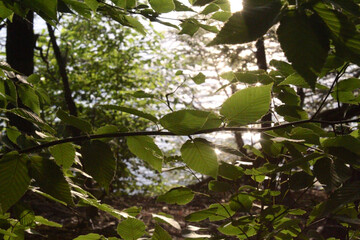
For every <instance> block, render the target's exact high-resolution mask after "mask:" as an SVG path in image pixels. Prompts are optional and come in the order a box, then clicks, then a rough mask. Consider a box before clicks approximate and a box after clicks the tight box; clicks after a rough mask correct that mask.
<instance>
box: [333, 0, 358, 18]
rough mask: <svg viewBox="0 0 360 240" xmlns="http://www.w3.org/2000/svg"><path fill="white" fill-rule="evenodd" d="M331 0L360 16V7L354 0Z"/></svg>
mask: <svg viewBox="0 0 360 240" xmlns="http://www.w3.org/2000/svg"><path fill="white" fill-rule="evenodd" d="M330 2H331V3H332V4H334V5H335V6H338V7H340V8H342V9H344V10H345V11H347V12H349V13H351V14H353V15H354V16H356V17H360V7H359V5H358V4H356V3H355V2H354V1H353V0H330Z"/></svg>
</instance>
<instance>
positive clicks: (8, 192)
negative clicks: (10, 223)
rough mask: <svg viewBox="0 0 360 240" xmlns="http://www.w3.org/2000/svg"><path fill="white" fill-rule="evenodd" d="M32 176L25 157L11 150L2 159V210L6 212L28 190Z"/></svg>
mask: <svg viewBox="0 0 360 240" xmlns="http://www.w3.org/2000/svg"><path fill="white" fill-rule="evenodd" d="M29 184H30V177H29V175H28V169H27V167H26V162H25V161H24V158H23V157H22V156H21V155H19V154H17V153H16V152H10V153H8V154H6V155H4V156H3V157H2V158H1V159H0V210H1V211H2V212H3V213H5V212H6V211H7V210H8V209H9V208H10V207H11V206H12V205H14V204H15V203H16V202H17V201H18V200H19V199H20V198H21V197H22V196H23V195H24V194H25V192H26V190H27V189H28V186H29Z"/></svg>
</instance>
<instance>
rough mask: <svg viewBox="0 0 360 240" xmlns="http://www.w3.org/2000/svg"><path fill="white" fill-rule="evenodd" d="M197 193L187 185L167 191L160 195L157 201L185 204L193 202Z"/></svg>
mask: <svg viewBox="0 0 360 240" xmlns="http://www.w3.org/2000/svg"><path fill="white" fill-rule="evenodd" d="M194 196H195V194H194V193H193V192H192V191H191V189H189V188H186V187H179V188H173V189H171V190H170V191H168V192H167V193H165V194H163V195H160V196H158V198H157V199H156V201H157V202H165V203H169V204H178V205H185V204H187V203H189V202H191V201H192V200H193V198H194Z"/></svg>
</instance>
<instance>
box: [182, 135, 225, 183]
mask: <svg viewBox="0 0 360 240" xmlns="http://www.w3.org/2000/svg"><path fill="white" fill-rule="evenodd" d="M180 151H181V156H182V158H183V160H184V162H185V163H186V164H187V165H188V166H189V167H190V168H191V169H192V170H194V171H197V172H199V173H201V174H205V175H209V176H212V177H213V178H216V177H217V174H218V168H219V164H218V162H217V156H216V153H215V151H214V149H213V148H212V147H211V146H210V145H209V144H208V142H207V141H206V140H204V139H201V138H196V139H194V140H188V141H187V142H186V143H185V144H184V145H183V146H182V147H181V150H180Z"/></svg>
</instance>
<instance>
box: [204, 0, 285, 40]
mask: <svg viewBox="0 0 360 240" xmlns="http://www.w3.org/2000/svg"><path fill="white" fill-rule="evenodd" d="M243 5H244V8H243V10H242V11H241V12H236V13H234V14H233V15H232V16H231V17H230V18H229V20H228V21H227V22H226V23H225V25H224V27H223V28H222V29H221V30H220V32H219V33H218V34H217V35H216V37H215V38H214V39H213V40H212V41H211V42H210V43H209V44H208V45H209V46H212V45H217V44H238V43H247V42H251V41H255V40H256V39H258V38H259V37H262V36H263V35H264V34H265V33H266V32H267V30H268V29H269V28H270V27H271V26H272V25H273V24H275V23H276V19H277V16H278V14H279V11H280V8H281V3H280V1H278V0H256V1H253V0H251V1H250V0H247V1H245V2H244V3H243Z"/></svg>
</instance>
